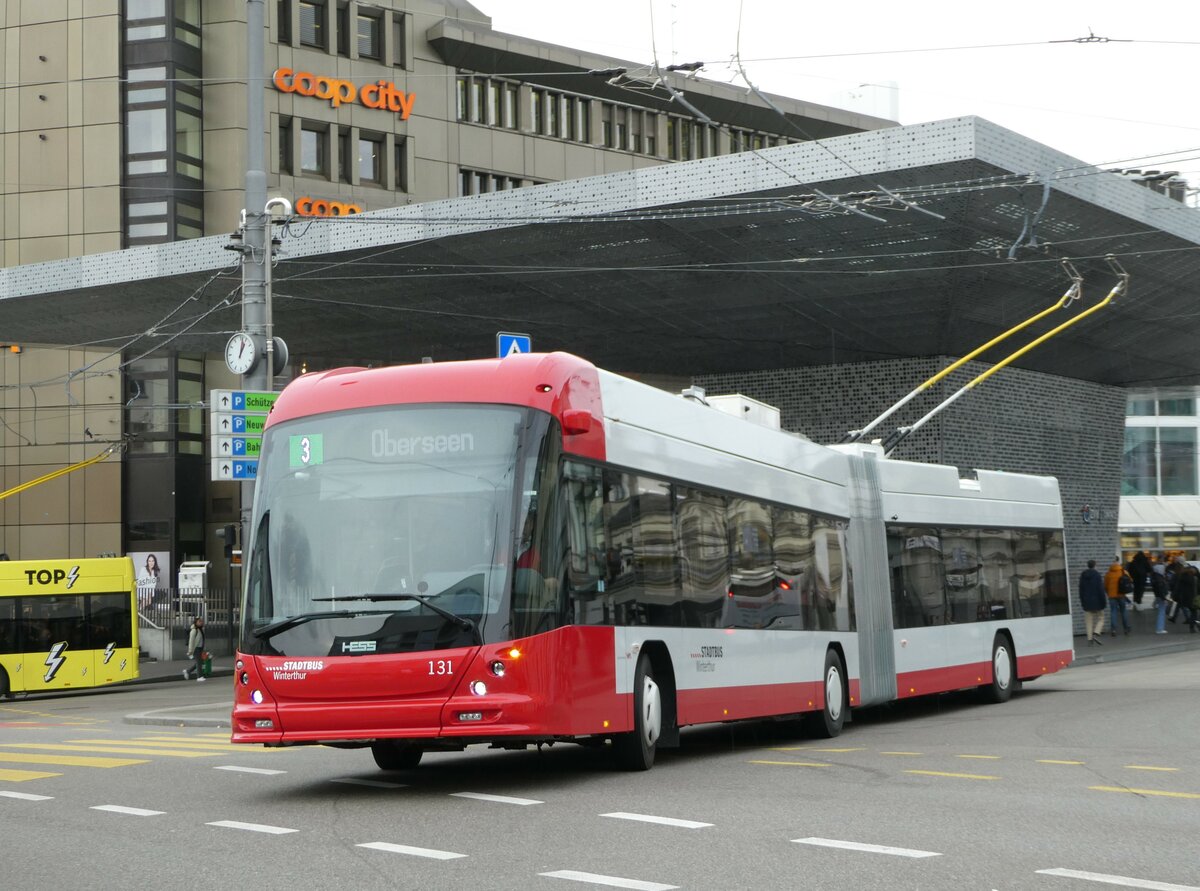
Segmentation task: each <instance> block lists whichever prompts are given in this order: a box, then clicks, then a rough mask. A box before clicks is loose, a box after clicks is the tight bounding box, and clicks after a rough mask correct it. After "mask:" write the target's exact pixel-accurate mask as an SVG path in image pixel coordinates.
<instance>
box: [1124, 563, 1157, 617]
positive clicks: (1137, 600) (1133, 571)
mask: <svg viewBox="0 0 1200 891" xmlns="http://www.w3.org/2000/svg"><path fill="white" fill-rule="evenodd" d="M1126 569H1128V570H1129V575H1130V576H1131V577H1132V578H1133V605H1134V609H1136V608H1137V607H1139V606H1141V605H1142V593H1143V592H1144V591H1145V590H1146V583H1147V582H1149V581H1150V573H1151V569H1150V558H1149V557H1147V556H1146V552H1145V551H1138V552H1137V553H1136V554H1134V555H1133V559H1132V560H1130V561H1129V566H1127V567H1126Z"/></svg>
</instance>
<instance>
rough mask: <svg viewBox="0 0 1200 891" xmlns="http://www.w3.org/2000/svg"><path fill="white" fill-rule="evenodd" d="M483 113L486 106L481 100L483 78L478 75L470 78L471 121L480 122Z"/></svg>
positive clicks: (482, 118) (481, 121)
mask: <svg viewBox="0 0 1200 891" xmlns="http://www.w3.org/2000/svg"><path fill="white" fill-rule="evenodd" d="M485 113H486V107H485V105H484V102H483V80H482V79H481V78H478V77H474V78H471V108H470V119H471V122H472V123H474V124H482V123H483V120H484V114H485Z"/></svg>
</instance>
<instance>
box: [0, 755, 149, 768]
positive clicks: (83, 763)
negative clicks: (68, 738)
mask: <svg viewBox="0 0 1200 891" xmlns="http://www.w3.org/2000/svg"><path fill="white" fill-rule="evenodd" d="M0 761H3V762H5V763H8V764H57V765H62V766H64V767H128V766H129V765H130V764H149V763H150V762H148V761H145V760H141V759H134V758H89V757H88V756H87V755H34V754H32V753H30V752H0Z"/></svg>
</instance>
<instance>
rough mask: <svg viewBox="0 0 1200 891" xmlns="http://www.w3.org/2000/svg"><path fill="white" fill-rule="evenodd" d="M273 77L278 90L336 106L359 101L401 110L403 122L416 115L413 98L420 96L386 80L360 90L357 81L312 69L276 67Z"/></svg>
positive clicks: (365, 104)
mask: <svg viewBox="0 0 1200 891" xmlns="http://www.w3.org/2000/svg"><path fill="white" fill-rule="evenodd" d="M271 80H272V81H273V82H274V84H275V89H277V90H279V92H281V93H299V94H300V95H301V96H314V97H316V98H317V99H324V100H326V101H327V102H328V103H329V104H330V105H332V106H333V107H334V108H337V107H338V106H340V105H351V104H353V103H355V102H357V103H358V104H359V105H363V106H365V107H367V108H379V109H383V110H385V111H394V112H397V113H399V115H400V120H402V121H406V120H408V116H409V115H410V114H412V108H413V100H415V99H416V98H417V95H416V93H406V92H404V91H403V90H402V89H400V88H399V87H398V86H396V85H395V84H394V83H389V82H388V81H386V80H381V81H378V82H377V83H373V84H367V85H366V86H364V87H363V88H362V89H359V88H358V87H357V86H355V85H354V82H353V81H348V80H342V79H341V78H337V77H326V76H325V75H323V74H313V73H312V72H310V71H296V70H294V69H292V68H277V69H275V74H274V75H273V76H272V78H271Z"/></svg>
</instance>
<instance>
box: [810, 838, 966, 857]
mask: <svg viewBox="0 0 1200 891" xmlns="http://www.w3.org/2000/svg"><path fill="white" fill-rule="evenodd" d="M792 841H793V842H795V843H796V844H798V845H816V846H817V847H822V848H843V849H845V850H847V851H863V852H865V853H868V854H891V855H892V856H893V857H913V858H917V857H941V856H942V855H941V854H940V853H938V852H937V851H917V850H914V849H913V848H893V847H890V846H889V845H867V844H863V843H861V842H851V841H839V840H838V839H836V838H794V839H792Z"/></svg>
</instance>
